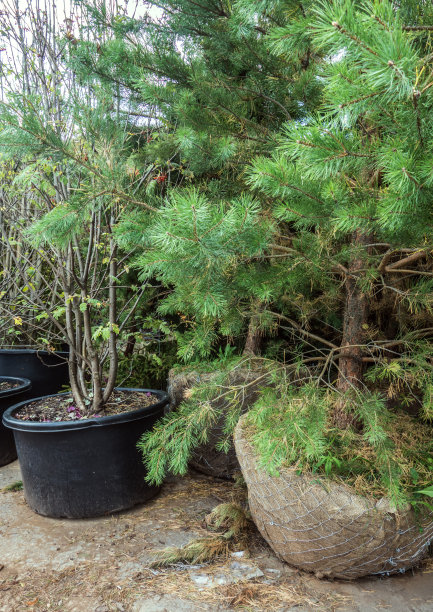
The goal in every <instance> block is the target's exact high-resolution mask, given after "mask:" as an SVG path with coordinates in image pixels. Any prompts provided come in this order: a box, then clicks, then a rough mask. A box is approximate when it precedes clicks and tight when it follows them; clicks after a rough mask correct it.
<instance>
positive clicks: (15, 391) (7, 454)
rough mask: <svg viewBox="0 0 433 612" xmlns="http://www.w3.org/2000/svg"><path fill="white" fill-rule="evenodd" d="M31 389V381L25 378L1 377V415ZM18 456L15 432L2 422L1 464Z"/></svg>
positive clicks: (0, 432)
mask: <svg viewBox="0 0 433 612" xmlns="http://www.w3.org/2000/svg"><path fill="white" fill-rule="evenodd" d="M30 389H31V382H30V381H29V380H27V379H25V378H15V377H0V417H1V416H2V415H3V413H4V412H5V410H7V409H8V408H9V407H10V406H13V405H14V404H16V403H17V402H19V401H21V400H22V399H24V397H25V395H26V394H27V392H28V391H29V390H30ZM16 458H17V451H16V448H15V441H14V436H13V433H12V432H11V431H10V430H9V429H6V427H4V426H3V425H2V424H0V466H2V465H7V464H8V463H10V462H11V461H14V460H15V459H16Z"/></svg>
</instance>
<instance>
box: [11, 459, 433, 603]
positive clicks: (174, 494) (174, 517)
mask: <svg viewBox="0 0 433 612" xmlns="http://www.w3.org/2000/svg"><path fill="white" fill-rule="evenodd" d="M18 480H20V471H19V465H18V462H15V463H12V464H10V465H8V466H5V467H2V468H0V489H2V488H3V487H4V486H6V485H8V484H11V483H13V482H16V481H18ZM232 494H233V487H232V485H231V484H230V483H227V482H220V481H217V480H213V479H211V478H207V477H203V476H201V475H199V474H190V475H188V476H187V477H186V478H183V479H172V480H170V481H168V482H167V483H166V484H165V485H164V487H163V488H162V491H161V493H160V494H159V495H158V497H157V498H155V499H154V500H153V501H151V502H150V503H148V504H146V505H143V506H137V507H136V508H134V509H133V510H131V511H129V512H123V513H121V514H117V515H113V516H107V517H103V518H99V519H92V520H58V519H50V518H46V517H42V516H38V515H37V514H35V513H34V512H32V511H31V510H30V508H29V507H28V506H27V504H26V502H25V499H24V494H23V492H22V491H15V492H9V491H8V492H0V612H21V611H24V610H26V611H35V612H51V611H64V612H112V611H114V612H115V611H120V612H164V611H166V612H196V611H197V612H199V611H208V612H225V611H228V610H236V609H238V610H240V609H242V610H251V611H256V610H258V611H263V612H268V611H270V610H272V611H274V610H275V611H281V612H283V611H287V612H292V611H293V612H305V611H313V610H318V611H326V612H328V611H333V610H334V611H339V612H374V611H376V610H391V611H392V612H430V611H432V612H433V580H432V575H431V574H432V573H433V562H431V561H429V562H427V564H426V565H425V567H424V568H423V569H420V570H417V571H415V572H410V573H408V574H406V575H404V576H396V577H390V578H384V579H376V578H373V579H363V580H360V581H357V582H352V583H345V582H341V581H327V580H318V579H316V578H315V577H314V576H311V575H309V574H306V573H304V572H299V571H297V570H296V569H294V568H292V567H290V566H288V565H286V564H284V563H282V562H281V561H280V560H279V559H278V558H277V557H276V556H275V555H274V554H273V553H272V551H271V550H270V549H269V547H268V546H267V545H266V543H265V542H264V541H263V540H262V538H261V537H260V535H259V534H258V533H257V532H253V533H252V534H251V537H250V538H249V544H248V550H245V551H241V552H240V554H235V555H234V556H233V555H231V556H229V557H228V558H227V559H222V560H221V561H218V562H217V563H213V564H204V565H201V566H194V567H188V566H185V565H178V566H176V567H174V568H170V569H164V570H155V569H152V568H151V567H150V562H151V560H152V559H153V556H154V554H155V551H156V550H159V549H161V548H164V547H165V546H182V545H184V544H186V543H188V542H190V541H191V540H192V539H194V538H197V537H199V536H203V535H205V534H206V533H207V532H206V530H205V526H204V517H205V516H206V514H208V513H209V512H210V511H211V510H212V509H213V508H214V507H215V506H216V505H218V504H219V503H221V502H225V501H230V500H231V499H232Z"/></svg>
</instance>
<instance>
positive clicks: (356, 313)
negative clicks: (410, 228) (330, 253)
mask: <svg viewBox="0 0 433 612" xmlns="http://www.w3.org/2000/svg"><path fill="white" fill-rule="evenodd" d="M369 242H371V236H368V235H366V234H364V233H361V232H360V231H357V232H355V233H354V235H353V243H354V245H356V246H363V245H366V244H368V243H369ZM364 266H365V262H364V259H363V257H362V254H360V255H359V256H357V257H355V258H354V259H353V260H352V261H351V262H350V263H349V266H348V273H347V275H346V280H345V290H346V297H345V305H344V318H343V335H342V340H341V350H340V358H339V376H338V381H337V389H338V391H341V392H342V393H347V392H348V391H350V389H353V388H355V389H356V388H360V387H361V386H362V376H363V361H362V357H363V344H364V343H365V329H364V327H363V326H364V325H365V324H366V323H367V317H368V297H367V295H366V294H365V293H363V292H362V290H361V288H360V286H359V283H358V280H359V277H360V274H361V270H362V268H363V267H364ZM332 420H333V423H334V425H336V426H337V427H339V428H341V429H346V428H348V427H349V426H351V425H356V418H355V416H354V415H353V414H350V413H349V412H348V411H347V410H346V407H345V400H344V399H342V400H341V401H339V402H337V404H336V406H335V410H334V413H333V419H332Z"/></svg>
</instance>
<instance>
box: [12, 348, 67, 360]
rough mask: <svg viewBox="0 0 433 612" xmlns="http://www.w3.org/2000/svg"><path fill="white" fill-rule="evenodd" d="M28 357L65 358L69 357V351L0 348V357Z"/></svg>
mask: <svg viewBox="0 0 433 612" xmlns="http://www.w3.org/2000/svg"><path fill="white" fill-rule="evenodd" d="M17 353H18V354H19V355H30V354H33V353H36V354H37V355H42V356H44V357H46V356H47V355H54V356H58V357H66V359H67V358H68V356H69V351H47V350H45V349H36V348H33V349H32V348H0V355H16V354H17Z"/></svg>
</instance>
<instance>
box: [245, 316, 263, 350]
mask: <svg viewBox="0 0 433 612" xmlns="http://www.w3.org/2000/svg"><path fill="white" fill-rule="evenodd" d="M261 343H262V337H261V335H260V332H259V329H258V315H257V314H253V315H252V317H251V319H250V322H249V324H248V332H247V338H246V340H245V346H244V350H243V353H242V354H243V355H245V356H248V357H254V356H256V355H258V354H259V351H260V345H261Z"/></svg>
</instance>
